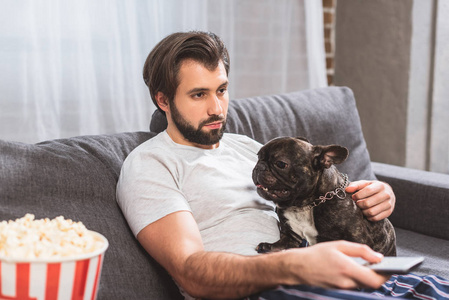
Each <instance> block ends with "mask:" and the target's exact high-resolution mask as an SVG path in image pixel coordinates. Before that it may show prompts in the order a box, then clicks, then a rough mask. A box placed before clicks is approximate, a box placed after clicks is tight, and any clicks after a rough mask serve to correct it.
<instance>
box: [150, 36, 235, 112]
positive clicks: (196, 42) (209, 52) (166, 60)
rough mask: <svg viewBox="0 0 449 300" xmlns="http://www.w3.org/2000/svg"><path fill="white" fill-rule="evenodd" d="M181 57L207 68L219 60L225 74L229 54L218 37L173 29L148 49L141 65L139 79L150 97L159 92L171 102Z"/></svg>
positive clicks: (210, 68) (176, 86)
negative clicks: (146, 87)
mask: <svg viewBox="0 0 449 300" xmlns="http://www.w3.org/2000/svg"><path fill="white" fill-rule="evenodd" d="M185 59H193V60H195V61H197V62H199V63H201V64H203V65H204V66H205V67H206V68H208V69H209V70H214V69H215V68H216V67H217V66H218V64H219V62H220V61H222V62H223V65H224V67H225V69H226V74H227V75H228V74H229V54H228V50H226V47H225V46H224V44H223V42H222V41H221V39H220V38H219V37H218V36H217V35H215V34H214V33H211V32H202V31H191V32H177V33H173V34H171V35H169V36H167V37H165V38H164V39H163V40H162V41H160V42H159V43H158V44H157V45H156V46H155V47H154V49H153V50H152V51H151V52H150V54H149V55H148V57H147V60H146V61H145V65H144V67H143V80H144V81H145V84H146V85H147V86H148V89H149V90H150V96H151V99H152V100H153V102H154V105H156V107H157V108H158V109H159V110H160V111H162V110H161V109H160V107H159V106H158V105H157V103H156V99H155V95H156V94H157V93H158V92H162V93H163V94H164V95H165V96H166V97H167V98H168V101H170V102H172V101H173V99H174V97H175V94H176V89H177V88H178V85H179V78H178V73H179V69H180V66H181V63H182V61H183V60H185Z"/></svg>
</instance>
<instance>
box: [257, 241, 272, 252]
mask: <svg viewBox="0 0 449 300" xmlns="http://www.w3.org/2000/svg"><path fill="white" fill-rule="evenodd" d="M271 250H272V244H270V243H260V244H259V245H258V246H257V247H256V251H257V253H268V252H271Z"/></svg>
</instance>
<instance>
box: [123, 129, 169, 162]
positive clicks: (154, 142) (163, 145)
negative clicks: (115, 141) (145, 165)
mask: <svg viewBox="0 0 449 300" xmlns="http://www.w3.org/2000/svg"><path fill="white" fill-rule="evenodd" d="M168 152H170V144H169V143H167V141H166V138H165V137H164V132H161V133H159V134H158V135H156V136H154V137H152V138H151V139H149V140H146V141H145V142H143V143H142V144H140V145H139V146H137V147H136V148H134V150H132V151H131V153H130V154H129V155H128V157H127V160H131V159H133V158H137V157H141V156H142V155H144V156H147V155H151V156H158V155H166V154H167V153H168Z"/></svg>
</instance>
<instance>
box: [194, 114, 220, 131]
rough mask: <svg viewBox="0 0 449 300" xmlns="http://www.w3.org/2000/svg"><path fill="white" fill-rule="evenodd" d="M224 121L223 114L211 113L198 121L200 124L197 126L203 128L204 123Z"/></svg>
mask: <svg viewBox="0 0 449 300" xmlns="http://www.w3.org/2000/svg"><path fill="white" fill-rule="evenodd" d="M224 121H226V118H225V116H224V115H223V114H219V115H212V116H210V118H208V119H206V120H204V121H202V122H201V123H200V125H199V126H198V128H199V129H201V128H203V126H204V125H207V124H210V123H213V122H224Z"/></svg>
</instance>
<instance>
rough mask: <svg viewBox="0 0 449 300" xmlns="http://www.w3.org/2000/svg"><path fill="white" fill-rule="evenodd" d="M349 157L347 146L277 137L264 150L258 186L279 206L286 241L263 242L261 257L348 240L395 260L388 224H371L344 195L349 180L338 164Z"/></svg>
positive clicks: (256, 177)
mask: <svg viewBox="0 0 449 300" xmlns="http://www.w3.org/2000/svg"><path fill="white" fill-rule="evenodd" d="M347 156H348V150H347V149H346V148H344V147H342V146H338V145H329V146H313V145H312V144H310V143H309V142H308V141H307V140H306V139H304V138H291V137H282V138H277V139H274V140H272V141H270V142H268V143H267V144H266V145H264V146H263V147H262V148H261V149H260V151H259V153H258V158H259V161H258V162H257V165H256V166H255V168H254V170H253V175H252V176H253V181H254V184H255V185H256V186H257V191H258V193H259V195H260V196H262V197H263V198H265V199H267V200H271V201H273V202H274V203H275V204H276V206H277V213H278V216H279V221H280V230H281V238H280V240H279V241H277V242H275V243H273V244H270V243H260V244H259V246H258V247H257V251H258V252H260V253H264V252H272V251H279V250H283V249H287V248H294V247H301V246H302V245H304V244H303V243H304V240H307V241H308V243H309V244H310V245H314V244H316V243H320V242H325V241H333V240H347V241H352V242H357V243H362V244H366V245H368V246H370V247H371V248H372V249H374V250H375V251H378V252H380V253H383V254H384V255H385V256H395V255H396V236H395V232H394V228H393V226H392V224H391V223H390V222H389V220H388V219H384V220H382V221H378V222H371V221H369V220H368V219H366V218H365V217H364V215H363V214H362V211H361V210H360V209H359V208H358V207H357V206H356V204H355V202H354V200H352V199H351V195H350V194H347V193H345V192H344V189H345V187H346V186H347V183H348V182H347V181H348V179H347V177H345V176H344V175H343V174H341V173H340V172H339V171H338V170H337V168H336V167H335V166H334V164H339V163H342V162H343V161H344V160H346V158H347ZM326 193H327V194H326ZM320 197H321V198H320Z"/></svg>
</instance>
